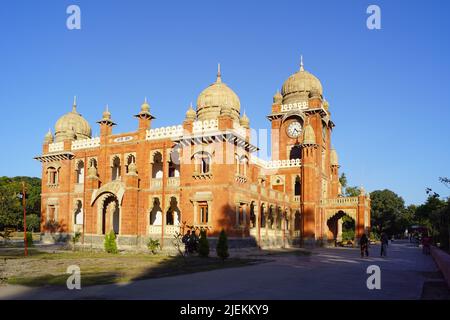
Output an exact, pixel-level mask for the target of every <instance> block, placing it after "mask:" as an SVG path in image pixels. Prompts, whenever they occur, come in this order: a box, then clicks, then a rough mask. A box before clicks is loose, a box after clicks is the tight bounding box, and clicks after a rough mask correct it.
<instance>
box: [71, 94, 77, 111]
mask: <svg viewBox="0 0 450 320" xmlns="http://www.w3.org/2000/svg"><path fill="white" fill-rule="evenodd" d="M72 112H74V113H77V96H73V105H72Z"/></svg>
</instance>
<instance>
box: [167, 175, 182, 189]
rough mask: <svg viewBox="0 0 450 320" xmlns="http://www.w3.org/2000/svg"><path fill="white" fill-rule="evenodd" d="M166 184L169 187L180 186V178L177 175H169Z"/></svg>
mask: <svg viewBox="0 0 450 320" xmlns="http://www.w3.org/2000/svg"><path fill="white" fill-rule="evenodd" d="M167 186H169V187H179V186H180V178H179V177H170V178H168V179H167Z"/></svg>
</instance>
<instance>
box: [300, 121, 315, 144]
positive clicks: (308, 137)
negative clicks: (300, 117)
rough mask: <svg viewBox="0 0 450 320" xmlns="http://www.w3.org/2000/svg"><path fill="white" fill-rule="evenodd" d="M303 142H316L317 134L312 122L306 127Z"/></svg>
mask: <svg viewBox="0 0 450 320" xmlns="http://www.w3.org/2000/svg"><path fill="white" fill-rule="evenodd" d="M303 144H316V134H315V133H314V129H313V127H311V125H310V124H308V125H307V126H306V127H305V131H304V133H303Z"/></svg>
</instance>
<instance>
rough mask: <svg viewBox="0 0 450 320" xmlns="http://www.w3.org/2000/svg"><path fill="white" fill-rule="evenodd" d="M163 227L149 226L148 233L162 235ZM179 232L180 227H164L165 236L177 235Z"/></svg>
mask: <svg viewBox="0 0 450 320" xmlns="http://www.w3.org/2000/svg"><path fill="white" fill-rule="evenodd" d="M161 231H162V225H150V226H148V233H149V234H152V235H155V234H157V235H161ZM177 232H180V226H174V225H165V226H164V234H165V235H175V234H176V233H177Z"/></svg>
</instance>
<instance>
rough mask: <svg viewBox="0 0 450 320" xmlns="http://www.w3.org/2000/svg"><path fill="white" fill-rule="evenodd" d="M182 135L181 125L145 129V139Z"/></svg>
mask: <svg viewBox="0 0 450 320" xmlns="http://www.w3.org/2000/svg"><path fill="white" fill-rule="evenodd" d="M182 135H183V126H181V125H178V126H169V127H162V128H155V129H150V130H147V137H146V139H147V140H158V139H165V138H175V137H181V136H182Z"/></svg>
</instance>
